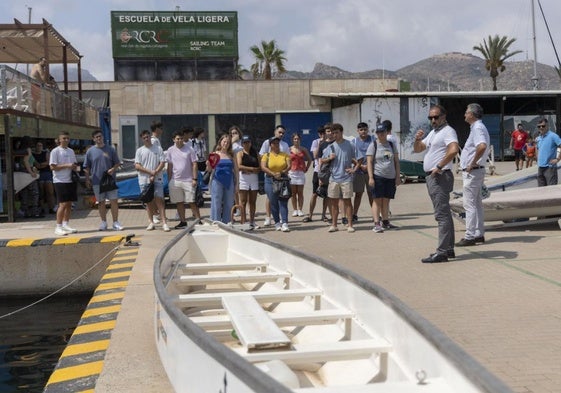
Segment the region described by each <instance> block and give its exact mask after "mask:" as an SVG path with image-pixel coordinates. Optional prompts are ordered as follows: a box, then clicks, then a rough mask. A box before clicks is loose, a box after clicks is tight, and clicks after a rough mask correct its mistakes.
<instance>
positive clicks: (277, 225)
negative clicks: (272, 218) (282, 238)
mask: <svg viewBox="0 0 561 393" xmlns="http://www.w3.org/2000/svg"><path fill="white" fill-rule="evenodd" d="M281 227H282V226H281V223H280V222H277V223H276V224H275V231H280V230H281Z"/></svg>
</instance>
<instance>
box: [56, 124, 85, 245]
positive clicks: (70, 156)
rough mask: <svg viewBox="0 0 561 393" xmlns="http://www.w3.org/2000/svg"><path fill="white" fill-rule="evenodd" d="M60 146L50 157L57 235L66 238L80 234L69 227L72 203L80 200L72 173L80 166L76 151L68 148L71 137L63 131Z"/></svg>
mask: <svg viewBox="0 0 561 393" xmlns="http://www.w3.org/2000/svg"><path fill="white" fill-rule="evenodd" d="M58 142H59V145H58V146H57V147H56V148H54V149H53V151H52V152H51V155H50V157H49V166H50V168H51V170H52V171H53V185H54V187H55V193H56V199H57V203H58V209H57V211H56V228H55V235H57V236H65V235H68V234H70V233H76V232H78V231H77V230H76V229H74V228H71V227H70V226H69V225H68V222H69V221H70V214H71V213H72V202H75V201H77V200H78V190H77V187H78V185H77V184H76V183H74V182H73V181H72V171H77V170H78V168H79V166H78V163H77V160H76V154H74V150H72V149H71V148H69V147H68V145H69V143H70V135H69V134H68V132H66V131H62V132H61V133H60V135H59V136H58Z"/></svg>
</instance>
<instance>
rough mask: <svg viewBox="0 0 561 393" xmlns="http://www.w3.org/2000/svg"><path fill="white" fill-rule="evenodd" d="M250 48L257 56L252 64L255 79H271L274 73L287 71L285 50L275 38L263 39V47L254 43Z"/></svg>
mask: <svg viewBox="0 0 561 393" xmlns="http://www.w3.org/2000/svg"><path fill="white" fill-rule="evenodd" d="M249 50H251V52H252V53H253V56H254V57H255V63H254V64H252V65H251V72H252V73H253V77H254V78H255V79H260V78H262V79H271V78H272V76H273V74H275V75H280V74H282V73H283V72H286V69H285V68H284V62H285V61H286V57H284V51H283V50H281V49H279V48H278V47H277V43H276V42H275V40H271V41H269V42H267V41H261V47H258V46H257V45H253V46H252V47H251V48H249Z"/></svg>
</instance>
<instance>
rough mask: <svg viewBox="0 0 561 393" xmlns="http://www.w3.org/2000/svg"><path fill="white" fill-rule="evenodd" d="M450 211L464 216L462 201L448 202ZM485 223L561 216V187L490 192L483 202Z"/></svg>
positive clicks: (459, 199)
mask: <svg viewBox="0 0 561 393" xmlns="http://www.w3.org/2000/svg"><path fill="white" fill-rule="evenodd" d="M450 209H451V210H452V211H453V212H454V213H457V214H464V213H465V210H464V207H463V199H462V198H458V199H453V200H451V201H450ZM483 211H484V219H485V221H486V222H487V221H511V220H517V219H526V218H532V217H547V216H556V215H561V185H556V186H547V187H533V188H524V189H513V190H509V191H504V192H503V191H495V192H492V193H491V195H490V196H489V198H487V199H484V200H483Z"/></svg>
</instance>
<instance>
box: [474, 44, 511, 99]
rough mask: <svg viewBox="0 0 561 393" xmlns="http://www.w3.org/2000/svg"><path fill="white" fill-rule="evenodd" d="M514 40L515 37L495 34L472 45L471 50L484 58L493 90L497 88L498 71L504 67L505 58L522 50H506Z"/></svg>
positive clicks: (501, 70)
mask: <svg viewBox="0 0 561 393" xmlns="http://www.w3.org/2000/svg"><path fill="white" fill-rule="evenodd" d="M514 41H516V38H510V39H509V38H508V37H507V36H502V37H499V36H498V35H495V36H494V37H491V36H489V38H488V41H486V40H485V39H483V45H482V44H479V45H478V46H474V47H473V50H476V51H479V52H481V54H482V55H483V57H484V58H485V68H486V69H487V71H489V75H490V76H491V79H493V90H497V77H498V76H499V72H503V71H504V70H505V69H506V67H505V65H504V62H505V60H506V59H508V58H509V57H512V56H514V55H516V54H518V53H521V52H522V51H521V50H516V51H514V52H509V51H508V48H509V47H510V46H511V45H512V44H513V42H514Z"/></svg>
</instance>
